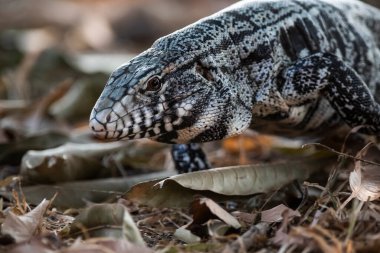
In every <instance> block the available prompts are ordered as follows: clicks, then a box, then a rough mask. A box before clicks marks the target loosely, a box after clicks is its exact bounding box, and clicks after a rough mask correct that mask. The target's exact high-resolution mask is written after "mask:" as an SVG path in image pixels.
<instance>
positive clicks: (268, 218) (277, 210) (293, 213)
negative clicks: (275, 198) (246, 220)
mask: <svg viewBox="0 0 380 253" xmlns="http://www.w3.org/2000/svg"><path fill="white" fill-rule="evenodd" d="M284 212H287V216H288V219H291V218H293V217H300V216H301V214H300V212H298V211H297V210H293V209H291V208H289V207H287V206H285V205H283V204H280V205H278V206H275V207H273V208H271V209H268V210H265V211H262V212H261V221H262V222H269V223H271V222H279V221H282V220H283V216H284Z"/></svg>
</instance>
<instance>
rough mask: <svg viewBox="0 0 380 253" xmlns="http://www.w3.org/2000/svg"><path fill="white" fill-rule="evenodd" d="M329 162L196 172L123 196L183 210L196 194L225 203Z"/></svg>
mask: <svg viewBox="0 0 380 253" xmlns="http://www.w3.org/2000/svg"><path fill="white" fill-rule="evenodd" d="M330 162H331V159H330V158H328V157H319V158H315V157H309V158H304V159H301V160H300V161H293V162H286V163H276V164H254V165H244V166H231V167H225V168H217V169H210V170H206V171H197V172H192V173H186V174H180V175H175V176H172V177H169V178H167V179H164V180H161V181H159V180H155V181H150V182H144V183H141V184H138V185H135V186H134V187H132V189H131V190H130V191H129V192H128V193H127V195H126V197H127V198H129V199H132V200H134V201H137V202H139V203H142V204H147V205H152V206H168V207H185V206H187V205H188V204H189V203H190V202H191V201H192V200H193V196H194V195H197V194H198V195H203V196H206V197H210V198H213V199H220V200H225V199H231V198H233V197H234V196H235V197H236V196H249V195H253V194H257V193H264V192H269V191H271V190H275V189H279V188H281V187H282V186H284V185H286V184H288V183H290V182H292V181H293V180H300V181H302V180H304V179H306V178H307V177H308V176H309V175H310V174H311V173H312V172H314V171H317V170H320V169H322V168H323V167H324V166H326V165H328V164H329V163H330Z"/></svg>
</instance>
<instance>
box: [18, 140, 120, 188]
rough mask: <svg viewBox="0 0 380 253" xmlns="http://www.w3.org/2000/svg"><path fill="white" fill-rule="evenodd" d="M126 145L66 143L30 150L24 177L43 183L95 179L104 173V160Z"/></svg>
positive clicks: (25, 157) (26, 155) (22, 165)
mask: <svg viewBox="0 0 380 253" xmlns="http://www.w3.org/2000/svg"><path fill="white" fill-rule="evenodd" d="M125 146H126V143H123V142H115V143H87V144H81V143H66V144H64V145H62V146H59V147H57V148H52V149H46V150H42V151H35V150H30V151H28V152H27V153H26V154H25V155H24V157H23V159H22V163H21V175H22V176H23V177H24V179H25V180H28V181H33V182H39V183H54V182H65V181H74V180H81V179H86V178H94V177H96V176H98V175H99V173H101V171H104V170H102V168H104V166H103V165H102V162H101V159H100V157H102V156H104V155H106V154H109V153H112V152H115V151H118V150H121V149H123V148H125ZM97 158H99V159H97Z"/></svg>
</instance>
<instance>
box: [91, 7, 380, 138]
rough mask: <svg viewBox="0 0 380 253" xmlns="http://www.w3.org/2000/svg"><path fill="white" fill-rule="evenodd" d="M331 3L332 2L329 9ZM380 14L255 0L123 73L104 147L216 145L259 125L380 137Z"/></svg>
mask: <svg viewBox="0 0 380 253" xmlns="http://www.w3.org/2000/svg"><path fill="white" fill-rule="evenodd" d="M329 2H330V3H329ZM379 47H380V11H379V10H378V9H375V8H373V7H370V6H368V5H365V4H363V3H361V2H359V1H353V0H346V1H333V2H332V1H327V0H326V1H318V0H307V1H288V0H277V1H273V0H252V1H242V2H239V3H237V4H234V5H232V6H230V7H228V8H226V9H224V10H222V11H220V12H218V13H216V14H214V15H211V16H209V17H206V18H204V19H201V20H199V21H198V22H196V23H194V24H191V25H189V26H187V27H185V28H183V29H180V30H178V31H176V32H174V33H172V34H169V35H167V36H165V37H162V38H160V39H158V40H157V41H156V42H155V43H154V44H153V45H152V47H151V48H149V49H148V50H146V51H145V52H143V53H141V54H140V55H138V56H136V57H135V58H134V59H132V60H131V61H130V62H127V63H126V64H125V65H123V66H121V67H119V68H118V69H116V70H115V71H114V72H113V73H112V75H111V77H110V79H109V80H108V83H107V85H106V86H105V89H104V91H103V93H102V94H101V96H100V98H99V100H98V101H97V103H96V105H95V107H94V109H93V111H92V113H91V117H90V125H91V128H92V130H93V132H94V133H95V135H96V136H98V137H99V138H103V139H111V140H120V139H137V138H151V139H154V140H157V141H161V142H167V143H197V142H208V141H213V140H218V139H222V138H226V137H229V136H232V135H236V134H239V133H241V132H242V131H244V130H245V129H247V128H249V127H251V128H253V129H256V130H259V131H261V132H265V133H271V134H278V135H283V136H311V137H323V136H324V135H325V134H326V133H331V131H332V130H334V129H338V128H339V127H341V126H344V125H348V126H350V127H355V126H359V125H364V127H363V128H362V131H363V132H365V133H368V134H374V135H380V106H379V104H378V101H380V50H379Z"/></svg>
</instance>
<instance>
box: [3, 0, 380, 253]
mask: <svg viewBox="0 0 380 253" xmlns="http://www.w3.org/2000/svg"><path fill="white" fill-rule="evenodd" d="M97 2H98V1H97ZM99 2H101V1H99ZM24 4H27V3H24ZM45 4H46V6H47V5H52V6H55V3H48V2H46V3H45ZM61 4H62V5H61V6H60V7H64V6H65V4H64V3H61ZM82 4H83V5H85V3H82ZM94 5H96V3H95V4H94ZM41 6H45V5H41ZM55 8H57V6H55ZM65 8H66V9H65ZM65 8H63V9H62V10H69V9H70V10H77V11H78V10H80V9H87V8H83V6H81V7H78V5H76V4H75V3H74V2H73V3H71V5H70V6H66V7H65ZM42 9H43V8H42ZM189 9H194V8H189ZM41 11H43V10H41ZM75 13H77V14H78V13H80V12H75ZM107 13H114V12H112V11H111V12H107ZM72 15H73V14H72ZM104 15H108V14H104ZM42 16H43V15H42ZM95 16H96V17H98V18H96V19H94V17H95ZM71 17H72V16H71ZM23 18H25V19H27V18H28V15H26V16H23ZM6 20H8V19H6ZM72 20H75V19H72ZM97 20H98V21H99V20H100V21H99V22H98V21H97ZM58 22H62V20H60V21H58ZM72 23H73V22H72V21H70V22H69V23H66V24H64V25H62V24H61V23H60V25H61V26H63V27H65V28H64V30H65V33H66V34H68V35H70V36H71V37H70V41H73V40H76V43H74V44H75V45H82V46H87V47H90V48H91V47H92V48H97V49H99V48H101V47H103V46H104V45H105V44H106V43H108V42H107V41H109V40H110V39H112V38H113V37H116V36H115V34H111V33H112V30H110V29H111V27H112V25H111V19H110V17H106V16H102V15H101V14H100V13H98V12H97V13H96V14H95V13H94V14H93V15H89V16H86V18H85V20H84V21H83V22H81V24H80V28H79V29H78V27H77V26H74V25H72ZM124 23H125V22H123V24H124ZM70 24H71V25H70ZM86 25H89V27H100V28H101V29H102V32H101V33H103V34H105V35H107V36H104V38H103V39H102V38H100V39H97V38H95V37H96V36H99V35H96V34H92V35H91V36H90V37H89V36H83V34H81V33H80V31H87V30H86V29H87V28H86V27H85V26H86ZM10 27H12V26H10ZM73 27H74V28H75V27H76V29H73ZM60 29H61V28H60ZM70 29H72V30H70ZM53 30H54V29H52V28H50V26H49V28H39V29H35V30H33V31H29V33H30V34H29V35H31V37H29V40H30V38H32V37H34V39H32V40H34V42H33V43H34V45H39V46H38V47H37V49H38V50H34V51H33V50H31V49H33V48H36V47H33V46H30V45H29V47H26V48H27V49H24V51H22V50H20V49H18V48H16V47H15V48H13V49H12V50H8V51H7V50H4V48H3V44H2V43H3V41H5V40H0V50H1V52H6V54H2V55H4V56H7V57H11V59H7V57H4V58H1V59H0V67H1V69H0V70H1V71H0V77H1V78H0V166H1V167H0V168H1V169H0V188H1V191H0V196H1V198H0V224H1V232H0V252H11V253H13V252H46V253H57V252H67V253H72V252H78V253H81V252H162V253H164V252H218V253H219V252H223V253H230V252H262V253H264V252H378V249H379V247H380V243H379V242H380V236H379V234H380V205H379V204H380V202H379V194H380V188H379V187H380V182H379V180H380V179H379V178H380V177H379V176H378V172H379V163H380V160H379V157H380V156H379V152H380V151H379V149H378V145H377V144H368V145H367V142H368V141H367V140H366V139H365V138H364V141H363V140H362V138H361V137H358V135H355V133H351V135H350V137H349V138H347V140H346V141H347V142H345V141H344V140H342V141H341V142H336V143H332V144H331V143H329V146H330V147H334V148H335V149H339V148H341V146H342V143H344V145H343V148H341V149H342V150H341V151H339V152H338V151H335V150H333V149H331V148H329V150H328V151H327V152H321V145H322V144H318V145H317V146H316V145H313V144H309V148H307V149H306V148H303V149H300V148H298V147H299V143H298V142H291V141H289V140H286V141H285V140H282V139H277V138H273V137H270V136H264V135H259V134H256V133H252V132H249V131H248V132H246V133H245V134H243V135H241V136H238V137H234V138H231V139H228V140H225V141H220V142H215V143H211V144H206V145H205V148H206V149H207V151H208V152H207V153H208V154H209V158H210V161H211V163H212V164H213V167H214V168H215V169H212V170H210V171H204V172H195V173H189V174H183V175H175V172H174V170H173V164H172V163H171V161H170V157H169V150H170V147H169V146H168V145H165V144H157V143H153V142H150V141H144V140H143V141H136V142H125V143H120V144H113V143H100V142H97V141H96V140H94V139H93V138H92V137H91V134H90V133H89V130H88V129H87V121H88V114H89V112H90V110H91V107H92V106H93V104H94V103H95V100H96V98H97V97H98V94H99V92H100V91H101V90H102V87H103V85H104V81H105V80H106V78H107V76H108V74H107V73H106V74H105V73H92V74H89V73H85V72H83V71H82V70H81V69H80V68H78V66H76V65H75V64H72V62H70V61H69V60H67V59H68V58H67V56H68V55H67V53H66V52H65V50H68V51H70V50H73V48H69V49H68V48H65V49H64V50H60V49H57V48H59V47H56V48H55V47H54V46H52V45H54V43H58V41H60V39H59V38H58V37H57V35H56V34H55V32H56V31H53ZM85 33H87V32H85ZM4 34H5V33H4ZM2 35H3V34H2ZM29 35H28V36H29ZM4 36H10V37H9V38H8V39H9V40H10V41H13V42H15V37H17V36H14V32H11V33H7V34H5V35H4ZM75 36H77V38H76V37H75ZM94 36H95V37H94ZM47 37H48V38H49V41H48V42H49V43H47V42H46V39H43V40H42V38H47ZM64 41H67V40H64ZM36 42H38V43H36ZM39 42H43V43H39ZM13 44H14V45H16V44H17V43H13ZM3 61H4V62H3ZM3 66H6V67H5V68H4V69H3ZM359 139H360V140H359ZM372 141H373V140H372ZM325 144H326V143H324V144H323V145H325ZM362 147H364V148H362ZM322 149H325V148H323V147H322ZM337 156H338V157H339V158H337ZM306 180H307V181H306ZM45 199H49V200H45Z"/></svg>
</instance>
